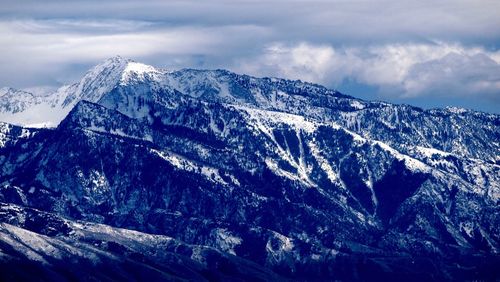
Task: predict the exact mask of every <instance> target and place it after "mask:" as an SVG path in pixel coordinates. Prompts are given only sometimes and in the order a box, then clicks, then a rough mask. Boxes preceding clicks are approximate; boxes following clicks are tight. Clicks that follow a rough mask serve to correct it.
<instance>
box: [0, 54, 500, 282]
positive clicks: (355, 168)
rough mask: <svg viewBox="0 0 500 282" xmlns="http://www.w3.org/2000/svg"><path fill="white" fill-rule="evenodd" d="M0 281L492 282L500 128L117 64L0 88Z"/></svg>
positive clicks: (227, 75)
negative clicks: (32, 85)
mask: <svg viewBox="0 0 500 282" xmlns="http://www.w3.org/2000/svg"><path fill="white" fill-rule="evenodd" d="M0 121H2V122H0V222H1V223H0V232H2V235H1V236H0V254H1V256H0V267H1V268H2V271H1V274H0V276H1V279H2V280H32V279H34V278H36V279H38V280H43V281H45V280H47V281H54V280H58V281H59V280H60V281H67V280H85V281H90V280H92V279H94V280H96V279H97V280H144V279H145V278H146V277H149V278H150V279H153V280H181V281H182V280H201V281H203V280H210V281H213V280H216V281H238V280H241V281H259V280H260V281H277V280H301V281H316V280H317V281H325V280H359V281H366V280H382V279H383V280H403V279H407V280H408V279H409V280H411V281H422V280H424V281H428V280H430V281H433V280H435V281H442V280H496V279H500V272H499V270H498V265H500V256H499V250H500V205H499V204H500V116H499V115H496V114H488V113H483V112H477V111H472V110H466V109H461V108H451V107H450V108H445V109H430V110H423V109H421V108H417V107H413V106H409V105H396V104H390V103H385V102H380V101H365V100H361V99H357V98H354V97H351V96H348V95H344V94H342V93H340V92H338V91H335V90H331V89H328V88H325V87H323V86H320V85H316V84H311V83H306V82H302V81H291V80H285V79H278V78H256V77H252V76H248V75H240V74H235V73H233V72H230V71H226V70H195V69H182V70H168V69H158V68H155V67H152V66H148V65H144V64H141V63H138V62H134V61H131V60H127V59H124V58H121V57H114V58H110V59H108V60H106V61H104V62H103V63H101V64H99V65H97V66H95V67H94V68H92V69H91V70H89V71H88V72H87V73H86V74H85V75H84V77H83V78H82V79H81V80H80V81H79V82H77V83H75V84H72V85H68V86H63V87H61V88H59V89H58V90H56V91H54V92H53V93H44V94H37V93H29V92H26V91H22V90H16V89H12V88H2V89H1V90H0Z"/></svg>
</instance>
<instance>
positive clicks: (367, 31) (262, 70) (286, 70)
mask: <svg viewBox="0 0 500 282" xmlns="http://www.w3.org/2000/svg"><path fill="white" fill-rule="evenodd" d="M499 10H500V1H497V0H440V1H435V0H408V1H394V0H353V1H346V0H307V1H306V0H268V1H264V0H242V1H228V0H207V1H197V0H183V1H162V0H152V1H137V0H110V1H97V0H85V1H83V0H75V1H62V0H47V1H38V0H25V1H17V0H2V5H1V6H0V54H2V56H0V86H7V85H8V86H13V87H20V88H26V87H34V86H40V85H48V86H54V85H60V84H61V83H69V82H72V81H75V80H77V79H78V78H79V77H80V76H81V75H82V74H83V73H84V72H85V70H86V69H88V68H89V67H91V66H92V65H94V64H97V63H98V62H99V61H101V60H103V59H105V58H107V57H111V56H114V55H117V54H118V55H122V56H124V57H128V58H131V59H134V60H137V61H142V62H145V63H149V64H152V65H155V66H160V67H168V68H174V69H175V68H183V67H193V68H229V69H232V70H235V71H239V72H248V73H251V74H254V75H256V76H263V75H268V76H284V77H288V78H297V79H301V80H305V81H314V82H319V83H322V84H326V85H327V86H330V87H332V86H333V87H339V88H341V87H342V86H343V85H345V83H346V81H352V82H355V83H358V84H360V85H364V86H368V87H371V88H370V89H374V90H373V93H372V94H373V95H372V96H370V97H368V96H366V97H365V98H371V97H373V98H377V97H380V95H385V96H384V97H383V98H385V97H388V98H393V97H399V98H401V99H411V98H412V97H429V99H433V95H437V96H439V97H471V96H472V95H476V96H477V97H479V98H480V99H483V100H484V101H486V100H488V101H490V100H492V99H493V100H498V96H500V94H499V91H498V63H499V62H500V53H499V52H498V50H499V49H500V17H498V12H497V11H499ZM465 66H467V67H465ZM444 69H446V70H447V71H446V72H445V71H443V70H444ZM341 90H342V89H341ZM370 91H371V90H370ZM472 93H475V94H472ZM377 95H378V96H377ZM450 101H452V100H451V99H450ZM499 108H500V107H499Z"/></svg>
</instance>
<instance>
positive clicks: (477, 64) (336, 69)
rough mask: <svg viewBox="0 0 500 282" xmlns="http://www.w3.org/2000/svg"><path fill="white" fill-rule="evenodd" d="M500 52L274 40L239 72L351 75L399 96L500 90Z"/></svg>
mask: <svg viewBox="0 0 500 282" xmlns="http://www.w3.org/2000/svg"><path fill="white" fill-rule="evenodd" d="M499 56H500V52H499V51H496V52H491V51H487V50H485V49H483V48H480V47H464V46H461V45H459V44H447V43H444V42H439V43H433V44H386V45H379V46H366V47H344V48H334V47H333V46H328V45H312V44H309V43H300V44H296V45H285V44H283V43H274V44H271V45H270V46H268V47H267V48H265V49H264V51H263V54H261V55H259V56H257V57H256V58H250V59H243V60H241V61H238V63H237V65H238V71H240V72H250V73H253V74H255V75H268V76H278V77H287V78H291V79H302V80H308V81H312V82H316V83H321V84H326V85H330V86H337V85H339V84H341V83H342V81H344V80H345V79H350V80H355V81H357V82H358V83H362V84H367V85H370V86H376V87H379V88H380V93H381V94H384V95H393V96H398V97H416V96H426V95H440V96H457V95H458V96H467V95H486V96H488V97H490V98H494V99H498V96H499V95H500V64H499V62H498V58H499Z"/></svg>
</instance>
